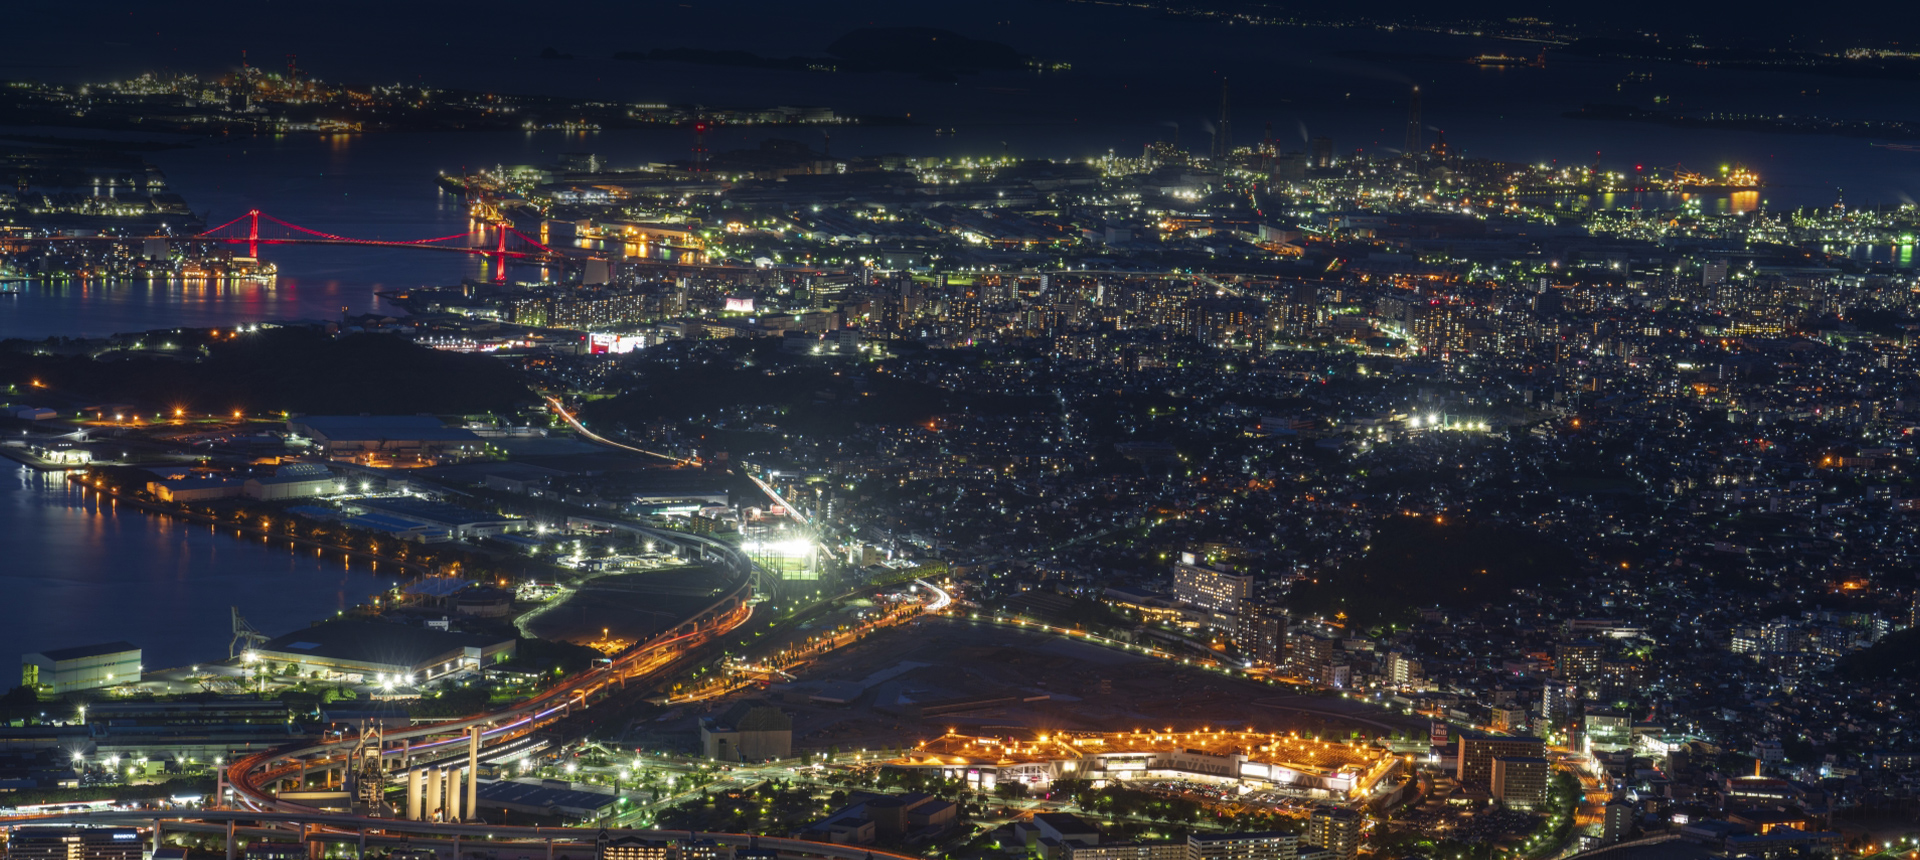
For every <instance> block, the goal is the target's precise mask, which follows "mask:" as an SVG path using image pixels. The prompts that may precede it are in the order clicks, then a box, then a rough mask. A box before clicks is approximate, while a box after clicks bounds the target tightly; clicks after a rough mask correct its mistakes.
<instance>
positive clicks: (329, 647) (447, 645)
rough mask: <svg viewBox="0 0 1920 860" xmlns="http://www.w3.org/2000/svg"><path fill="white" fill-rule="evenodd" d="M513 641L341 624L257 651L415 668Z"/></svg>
mask: <svg viewBox="0 0 1920 860" xmlns="http://www.w3.org/2000/svg"><path fill="white" fill-rule="evenodd" d="M513 641H514V640H513V637H511V636H486V635H481V634H478V633H451V632H447V631H442V630H428V629H426V628H424V627H408V626H406V625H402V624H386V623H382V622H377V621H371V622H369V621H343V622H335V623H332V624H322V625H319V626H317V627H308V628H304V629H301V630H295V631H294V632H292V633H288V634H287V635H285V636H281V637H280V638H278V639H274V640H273V641H271V642H268V643H267V644H265V645H263V646H261V648H260V650H262V651H274V652H278V653H282V654H300V655H304V656H308V657H312V658H316V659H323V660H338V661H349V662H354V663H384V664H386V665H389V666H407V667H417V666H420V665H421V664H424V663H427V662H428V661H431V660H434V659H437V658H439V657H441V656H443V655H445V654H447V653H448V652H451V651H456V650H461V649H465V648H482V649H484V648H490V647H493V646H496V645H500V644H502V643H512V642H513Z"/></svg>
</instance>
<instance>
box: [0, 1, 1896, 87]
mask: <svg viewBox="0 0 1920 860" xmlns="http://www.w3.org/2000/svg"><path fill="white" fill-rule="evenodd" d="M1188 2H1193V3H1207V4H1215V5H1220V6H1229V5H1239V4H1238V3H1230V2H1229V0H1188ZM1271 5H1273V6H1277V7H1278V8H1279V9H1282V10H1289V9H1293V10H1303V11H1312V12H1318V13H1322V14H1325V12H1326V10H1329V9H1334V10H1337V9H1340V8H1350V9H1353V10H1356V11H1358V12H1359V13H1361V14H1367V15H1371V16H1392V15H1396V14H1410V15H1415V16H1419V17H1423V18H1441V17H1456V16H1457V17H1483V18H1505V17H1513V16H1520V15H1530V16H1533V17H1538V18H1543V19H1547V20H1573V21H1576V22H1583V23H1585V24H1588V25H1592V26H1604V27H1628V28H1633V29H1640V30H1645V31H1651V32H1659V33H1667V34H1671V33H1676V32H1694V33H1703V34H1707V35H1708V38H1709V40H1715V38H1716V37H1734V36H1738V37H1745V38H1762V39H1766V40H1769V41H1781V42H1785V41H1793V42H1796V43H1797V44H1799V45H1800V46H1803V47H1826V48H1830V49H1831V48H1840V47H1846V46H1851V45H1855V44H1863V43H1873V44H1886V43H1887V42H1888V41H1889V40H1890V39H1897V38H1899V37H1900V36H1901V35H1902V34H1908V33H1911V34H1913V35H1915V36H1920V30H1916V29H1914V27H1915V25H1916V24H1920V4H1915V3H1895V2H1868V3H1853V4H1840V5H1835V6H1818V5H1815V4H1795V5H1791V6H1789V5H1786V4H1780V3H1771V4H1769V3H1760V4H1754V3H1736V2H1721V1H1720V0H1716V2H1708V3H1694V2H1684V0H1682V2H1654V0H1617V2H1608V1H1607V0H1602V2H1564V0H1560V2H1527V0H1495V1H1494V2H1477V3H1454V4H1448V3H1434V2H1425V0H1420V2H1415V0H1379V2H1367V3H1359V4H1354V5H1352V6H1344V5H1334V6H1329V5H1326V4H1324V3H1320V2H1315V3H1279V4H1271ZM1085 8H1086V7H1080V6H1077V5H1075V4H1070V3H1066V2H1062V0H1026V2H1011V0H987V2H971V3H961V2H947V3H902V2H898V0H884V2H882V0H853V2H831V3H796V2H791V0H729V2H712V0H703V2H673V0H667V2H660V0H653V2H630V3H554V4H540V3H527V2H499V0H475V2H461V3H448V2H406V0H395V2H366V0H341V2H328V3H319V2H290V0H243V2H226V3H192V4H182V3H151V2H127V0H108V2H100V3H89V4H86V5H84V6H74V5H67V4H58V3H37V4H26V5H23V6H21V7H20V8H16V9H13V10H10V11H9V12H8V13H7V14H8V16H9V17H10V18H11V19H13V20H12V23H11V25H10V26H9V27H8V29H9V30H10V31H11V32H12V37H11V38H10V39H9V40H8V46H7V51H6V52H5V54H4V55H0V78H39V79H48V80H82V79H91V80H98V79H101V78H103V77H114V76H119V75H122V74H127V73H133V72H137V71H144V70H148V69H154V68H166V69H175V70H179V71H195V72H209V71H218V70H220V69H223V68H227V67H230V66H232V65H234V64H235V63H237V61H238V58H239V55H240V51H241V50H242V49H245V50H248V51H249V52H250V56H251V57H252V58H253V60H254V62H256V63H258V64H261V65H268V66H280V65H283V64H284V62H285V59H284V58H285V55H286V54H288V53H295V54H298V55H300V56H301V58H302V62H303V64H307V65H309V66H312V65H315V64H318V65H320V66H323V67H324V68H325V69H326V70H327V72H328V76H329V77H333V78H335V79H342V80H344V79H350V78H375V79H405V78H432V79H434V80H435V81H436V82H439V83H443V84H446V83H451V84H453V85H461V84H460V83H459V82H457V81H447V80H445V79H446V78H447V77H450V76H451V77H459V76H461V75H462V74H464V73H465V72H469V71H471V72H475V73H480V74H483V73H484V68H485V66H486V65H487V64H488V63H489V62H497V61H499V60H501V59H505V58H510V57H513V56H515V55H518V56H522V57H524V56H528V55H530V54H532V53H534V52H537V51H539V49H540V48H541V47H544V46H548V45H552V46H556V47H559V48H561V49H562V50H566V51H569V52H572V53H576V54H580V55H582V56H592V57H606V56H610V55H611V54H612V53H613V52H614V51H618V50H624V49H635V48H638V49H647V48H654V47H675V46H694V47H712V48H740V49H745V50H750V51H758V52H763V53H770V54H779V55H786V54H796V53H799V54H805V53H817V52H818V51H819V50H820V49H821V48H822V47H824V45H825V44H826V43H827V42H829V41H831V40H832V39H833V38H834V37H835V36H837V35H839V34H841V33H844V32H845V31H847V30H849V29H851V28H853V27H857V26H863V25H868V24H879V25H923V26H944V27H948V28H951V29H954V30H958V31H960V32H963V33H965V34H966V35H970V36H975V37H982V38H995V39H1000V40H1002V41H1007V42H1009V43H1011V44H1015V45H1016V46H1017V47H1021V48H1022V49H1023V50H1030V51H1033V52H1034V53H1045V50H1044V46H1025V45H1020V44H1019V41H1020V40H1019V35H1020V34H1019V32H1018V30H1019V28H1020V21H1019V20H1018V19H1020V18H1023V17H1024V18H1031V17H1033V16H1042V17H1045V18H1048V19H1054V20H1059V19H1061V18H1063V17H1070V16H1073V15H1075V14H1077V13H1078V12H1079V11H1081V10H1084V9H1085ZM1829 10H1832V11H1831V13H1829V14H1822V13H1823V12H1829ZM1140 26H1141V27H1142V29H1143V33H1142V35H1150V32H1144V31H1150V30H1151V28H1152V23H1151V18H1150V17H1149V16H1142V19H1141V25H1140ZM1816 39H1824V40H1827V41H1824V42H1820V43H1818V44H1815V43H1814V40H1816Z"/></svg>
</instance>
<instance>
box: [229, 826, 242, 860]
mask: <svg viewBox="0 0 1920 860" xmlns="http://www.w3.org/2000/svg"><path fill="white" fill-rule="evenodd" d="M235 826H236V825H235V823H234V822H233V821H228V822H227V860H233V856H234V853H235V852H236V851H237V850H238V849H239V847H240V846H239V845H237V844H235V842H234V838H233V831H234V827H235Z"/></svg>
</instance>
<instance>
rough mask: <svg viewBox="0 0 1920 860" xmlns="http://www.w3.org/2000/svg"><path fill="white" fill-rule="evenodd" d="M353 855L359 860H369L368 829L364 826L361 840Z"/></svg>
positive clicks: (361, 830) (361, 831) (361, 829)
mask: <svg viewBox="0 0 1920 860" xmlns="http://www.w3.org/2000/svg"><path fill="white" fill-rule="evenodd" d="M353 856H354V857H355V858H357V860H367V829H366V828H364V827H362V828H360V841H359V845H358V846H357V850H355V852H354V855H353Z"/></svg>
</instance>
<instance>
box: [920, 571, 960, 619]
mask: <svg viewBox="0 0 1920 860" xmlns="http://www.w3.org/2000/svg"><path fill="white" fill-rule="evenodd" d="M914 583H916V584H918V585H919V586H921V587H922V588H925V589H926V590H928V591H931V592H933V595H934V597H933V602H932V603H929V604H927V611H928V612H939V611H940V610H942V609H945V608H947V607H948V606H951V605H952V604H953V595H950V594H948V593H947V590H946V589H944V588H941V587H940V586H937V585H934V584H933V583H931V582H928V581H926V580H924V579H916V580H914Z"/></svg>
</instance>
